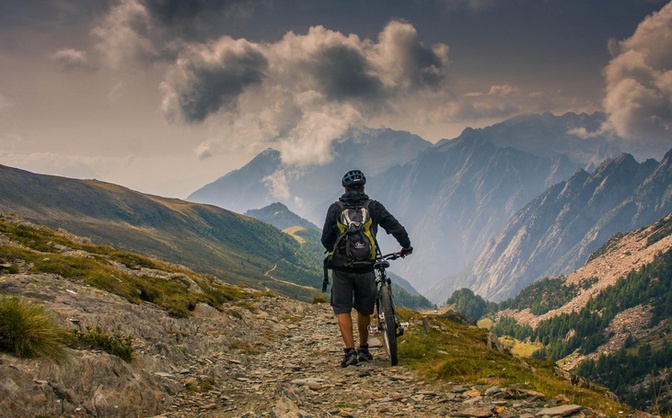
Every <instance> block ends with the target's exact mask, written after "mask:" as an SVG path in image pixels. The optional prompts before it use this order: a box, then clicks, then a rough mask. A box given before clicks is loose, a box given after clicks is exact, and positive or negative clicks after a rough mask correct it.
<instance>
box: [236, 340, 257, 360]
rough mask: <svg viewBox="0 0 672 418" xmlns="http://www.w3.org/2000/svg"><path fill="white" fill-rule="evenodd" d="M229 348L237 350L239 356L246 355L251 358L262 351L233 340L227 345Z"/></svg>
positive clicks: (243, 341)
mask: <svg viewBox="0 0 672 418" xmlns="http://www.w3.org/2000/svg"><path fill="white" fill-rule="evenodd" d="M229 348H231V349H234V350H238V352H239V353H241V354H247V355H251V356H256V355H258V354H261V353H262V351H261V350H259V349H257V348H255V347H254V346H253V345H252V344H250V343H249V342H248V341H245V340H234V341H231V342H230V343H229Z"/></svg>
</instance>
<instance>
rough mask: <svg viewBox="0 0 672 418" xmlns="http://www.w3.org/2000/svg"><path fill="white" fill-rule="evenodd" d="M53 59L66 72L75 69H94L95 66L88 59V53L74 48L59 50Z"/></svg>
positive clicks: (53, 55)
mask: <svg viewBox="0 0 672 418" xmlns="http://www.w3.org/2000/svg"><path fill="white" fill-rule="evenodd" d="M51 58H52V59H53V60H54V61H55V62H56V63H57V64H58V65H60V66H61V68H62V69H63V70H66V71H69V70H74V69H83V70H92V69H93V66H92V65H91V63H90V62H89V59H88V58H87V55H86V51H79V50H76V49H72V48H65V49H59V50H58V51H56V52H54V53H53V54H52V55H51Z"/></svg>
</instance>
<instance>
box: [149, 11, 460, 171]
mask: <svg viewBox="0 0 672 418" xmlns="http://www.w3.org/2000/svg"><path fill="white" fill-rule="evenodd" d="M448 66H449V60H448V47H447V46H446V45H442V44H439V45H436V46H432V47H427V46H425V45H424V44H423V43H422V42H420V40H419V38H418V34H417V32H416V30H415V28H413V26H412V25H410V24H407V23H403V22H397V21H393V22H390V23H389V24H388V25H387V26H386V27H385V28H384V29H383V30H382V32H381V33H380V34H379V36H378V39H377V40H376V41H373V40H369V39H361V38H359V37H358V36H356V35H353V34H350V35H344V34H342V33H340V32H336V31H331V30H328V29H326V28H324V27H322V26H316V27H312V28H310V29H309V30H308V32H307V33H306V34H296V33H294V32H289V33H287V34H285V36H284V37H283V38H282V39H280V40H279V41H277V42H274V43H254V42H250V41H248V40H245V39H233V38H231V37H228V36H224V37H221V38H219V39H218V40H215V41H211V42H207V43H191V44H188V45H186V44H185V46H184V47H183V49H182V50H181V51H180V53H179V55H178V56H177V59H176V61H175V63H173V64H172V65H171V66H170V69H169V70H168V72H167V75H166V77H165V79H164V80H163V82H162V83H161V87H160V88H161V93H162V108H163V111H164V114H165V115H166V117H168V118H169V119H171V120H174V121H176V120H180V119H181V120H184V121H186V122H189V123H200V122H203V121H206V120H208V122H209V123H211V124H212V125H213V126H217V129H218V130H219V133H217V134H215V135H213V138H211V139H210V140H209V141H208V143H207V146H206V145H203V144H202V145H201V147H206V148H207V149H208V150H209V152H215V150H217V149H225V148H226V146H225V145H224V143H226V144H227V145H228V146H229V147H230V146H235V144H241V143H243V142H254V143H257V144H263V147H267V146H273V147H274V148H276V149H279V150H280V151H281V152H282V156H283V162H284V163H285V164H288V165H297V166H300V165H307V164H323V163H325V162H327V161H329V160H330V159H331V143H332V142H333V141H334V140H335V139H337V138H338V137H339V136H340V135H342V134H343V132H345V131H346V130H347V129H348V128H349V127H350V126H352V125H353V124H362V123H364V122H366V121H368V120H371V119H372V118H374V117H376V116H379V115H387V114H390V113H394V112H397V111H400V110H403V106H405V103H407V101H408V99H409V97H411V96H413V97H420V96H421V95H422V94H423V93H427V92H436V91H437V90H438V91H443V90H445V88H446V86H445V80H446V78H447V71H448ZM206 148H201V149H200V151H199V155H207V153H206V154H203V153H202V150H203V149H206ZM269 184H273V183H269Z"/></svg>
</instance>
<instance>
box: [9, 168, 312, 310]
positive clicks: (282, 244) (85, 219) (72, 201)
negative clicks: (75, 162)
mask: <svg viewBox="0 0 672 418" xmlns="http://www.w3.org/2000/svg"><path fill="white" fill-rule="evenodd" d="M0 196H2V199H1V200H0V210H3V211H6V212H12V213H16V214H18V215H20V216H22V217H23V218H25V219H27V220H30V221H33V222H36V223H39V224H43V225H46V226H48V227H50V228H53V229H58V228H63V229H65V230H68V231H70V232H72V233H74V234H77V235H80V236H84V237H88V238H90V239H91V240H92V241H93V242H94V243H97V244H105V245H112V246H114V247H116V248H119V249H123V250H129V251H136V252H140V253H143V254H147V255H151V256H154V257H157V258H161V259H166V260H171V261H173V262H175V263H179V264H184V265H186V266H188V267H189V268H191V269H193V270H195V271H198V272H203V273H212V274H216V275H217V276H219V277H221V278H222V279H223V280H225V281H227V282H230V283H245V284H248V285H250V286H256V287H261V284H260V283H261V282H264V285H263V287H266V288H270V289H272V290H275V291H278V292H281V293H285V294H291V295H293V296H298V297H300V298H302V299H309V298H310V297H311V294H312V291H311V290H309V289H305V288H304V287H302V286H295V285H294V283H297V278H296V274H295V272H296V271H304V273H305V272H309V271H311V269H312V267H311V266H309V265H305V264H304V263H303V262H301V261H300V260H299V258H297V252H298V251H299V249H300V245H299V243H298V242H297V241H296V240H294V239H292V238H291V237H290V236H288V235H287V234H284V233H282V232H281V231H279V230H277V229H276V228H274V227H272V226H270V225H268V224H265V223H263V222H259V221H257V220H254V219H252V218H249V217H246V216H243V215H240V214H236V213H233V212H230V211H227V210H224V209H221V208H218V207H215V206H210V205H203V204H195V203H190V202H185V201H182V200H179V199H167V198H162V197H158V196H152V195H146V194H142V193H139V192H135V191H133V190H129V189H127V188H124V187H121V186H117V185H113V184H109V183H104V182H100V181H96V180H74V179H67V178H62V177H55V176H45V175H36V174H32V173H29V172H26V171H23V170H17V169H13V168H9V167H5V166H0ZM278 263H283V264H287V265H289V266H291V267H292V268H288V269H285V270H277V271H275V274H274V275H273V276H272V278H271V279H270V280H269V277H270V276H269V275H267V274H266V273H267V272H269V271H270V270H272V269H274V267H275V266H276V265H277V264H278ZM305 274H313V273H312V271H311V273H305ZM314 274H315V275H316V276H319V274H320V273H319V272H318V271H316V272H315V273H314ZM275 279H277V280H275Z"/></svg>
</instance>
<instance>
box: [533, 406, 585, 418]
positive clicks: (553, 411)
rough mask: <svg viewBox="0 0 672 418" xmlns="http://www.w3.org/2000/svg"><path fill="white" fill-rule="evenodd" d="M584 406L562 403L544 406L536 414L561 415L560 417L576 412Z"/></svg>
mask: <svg viewBox="0 0 672 418" xmlns="http://www.w3.org/2000/svg"><path fill="white" fill-rule="evenodd" d="M582 408H583V407H581V406H579V405H562V406H555V407H553V408H544V409H542V410H540V411H538V412H537V413H536V416H538V417H540V416H543V415H548V416H552V417H553V416H560V417H566V416H569V415H572V414H575V413H577V412H579V411H580V410H581V409H582Z"/></svg>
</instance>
